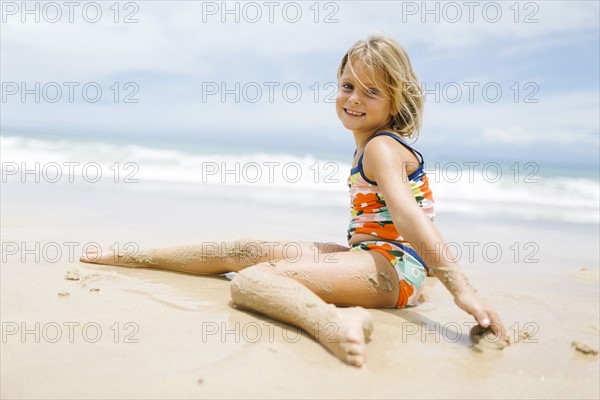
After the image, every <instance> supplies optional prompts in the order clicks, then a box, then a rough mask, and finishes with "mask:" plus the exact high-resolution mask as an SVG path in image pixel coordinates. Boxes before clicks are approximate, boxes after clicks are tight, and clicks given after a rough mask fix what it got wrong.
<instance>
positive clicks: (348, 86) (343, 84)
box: [342, 83, 353, 90]
mask: <svg viewBox="0 0 600 400" xmlns="http://www.w3.org/2000/svg"><path fill="white" fill-rule="evenodd" d="M342 89H346V90H352V89H353V87H352V85H351V84H349V83H342Z"/></svg>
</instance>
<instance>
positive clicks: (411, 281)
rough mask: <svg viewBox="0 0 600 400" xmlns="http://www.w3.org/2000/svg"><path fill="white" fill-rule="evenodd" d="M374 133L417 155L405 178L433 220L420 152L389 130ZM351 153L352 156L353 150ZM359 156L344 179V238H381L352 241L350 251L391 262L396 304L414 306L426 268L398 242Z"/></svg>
mask: <svg viewBox="0 0 600 400" xmlns="http://www.w3.org/2000/svg"><path fill="white" fill-rule="evenodd" d="M376 136H389V137H392V138H394V139H395V140H396V141H398V142H399V143H400V144H402V145H403V146H405V147H406V148H408V149H409V150H411V151H413V152H414V153H416V154H418V155H419V160H420V162H419V166H418V168H417V169H416V170H415V171H414V172H413V173H412V174H410V175H409V176H408V180H409V184H410V187H411V188H412V192H413V195H414V196H415V200H416V201H417V203H418V204H419V206H420V207H421V209H422V210H423V212H424V213H425V214H426V215H427V216H428V217H430V218H431V219H432V220H433V217H434V215H435V212H434V207H433V205H434V201H433V195H432V193H431V190H430V188H429V182H428V180H427V175H426V174H425V170H424V161H423V156H422V155H421V153H419V152H418V151H416V150H415V149H413V148H412V147H411V146H410V145H409V144H408V143H406V142H405V141H404V140H402V139H401V138H400V137H399V136H397V135H395V134H393V133H389V132H381V133H378V134H376V135H373V136H372V137H371V139H372V138H373V137H376ZM354 154H355V155H356V152H355V153H354ZM362 159H363V156H362V155H361V156H360V158H359V160H358V165H357V166H356V167H354V168H352V170H351V172H350V177H349V178H348V187H349V188H350V207H351V219H350V225H349V227H348V241H350V239H351V238H352V236H353V235H355V234H357V233H364V234H368V235H372V236H377V237H379V238H381V239H380V240H366V241H362V242H357V243H354V244H353V245H351V246H352V247H351V248H350V251H369V250H372V251H375V252H378V253H380V254H382V255H383V256H384V257H385V258H386V259H387V260H389V262H390V263H391V264H392V266H393V267H394V269H395V270H396V272H397V273H398V278H399V279H400V296H399V297H398V302H397V304H396V307H399V308H401V307H405V306H407V305H409V306H412V305H415V304H416V303H417V299H418V298H419V295H420V294H421V291H422V290H423V285H424V283H425V277H426V276H427V271H429V268H428V267H427V265H426V264H425V262H424V261H423V260H422V259H421V257H419V255H418V254H417V252H416V251H415V250H413V249H412V248H410V247H408V246H406V245H405V244H403V243H402V242H405V240H404V239H403V238H402V236H400V234H399V233H398V231H397V230H396V228H395V226H394V222H393V221H392V217H391V215H390V213H389V210H388V208H387V206H386V204H385V199H384V197H383V193H381V191H380V189H379V187H378V186H377V183H376V182H373V181H371V180H370V179H368V178H367V177H366V176H365V174H364V172H363V165H362Z"/></svg>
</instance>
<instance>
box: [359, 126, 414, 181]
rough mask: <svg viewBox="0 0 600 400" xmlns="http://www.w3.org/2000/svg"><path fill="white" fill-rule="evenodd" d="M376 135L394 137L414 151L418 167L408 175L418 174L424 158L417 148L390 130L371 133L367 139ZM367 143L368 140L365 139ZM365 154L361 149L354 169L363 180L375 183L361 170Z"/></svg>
mask: <svg viewBox="0 0 600 400" xmlns="http://www.w3.org/2000/svg"><path fill="white" fill-rule="evenodd" d="M376 136H389V137H392V138H394V139H396V141H397V142H399V143H400V144H401V145H402V146H404V147H406V148H407V149H409V150H410V151H412V152H413V153H416V154H417V155H418V159H419V167H418V168H417V170H416V171H415V172H413V173H412V174H410V175H409V178H411V177H413V176H415V175H418V174H419V171H420V170H422V169H423V168H424V167H423V165H424V162H425V161H424V159H423V156H422V155H421V153H419V152H418V151H417V150H415V149H413V148H412V146H411V145H409V144H408V143H406V142H405V141H404V140H403V139H402V138H400V137H399V136H398V135H395V134H393V133H390V132H380V133H378V134H376V135H373V136H371V137H370V138H369V140H371V139H373V138H374V137H376ZM367 143H368V141H367ZM354 155H355V156H356V150H355V151H354ZM364 155H365V152H364V151H363V153H362V154H361V155H360V158H359V159H358V165H357V166H356V169H355V170H356V171H358V172H360V174H361V176H362V177H363V179H364V180H365V181H367V182H368V183H370V184H372V185H376V184H377V182H374V181H372V180H370V179H369V178H367V176H366V175H365V173H364V170H363V156H364Z"/></svg>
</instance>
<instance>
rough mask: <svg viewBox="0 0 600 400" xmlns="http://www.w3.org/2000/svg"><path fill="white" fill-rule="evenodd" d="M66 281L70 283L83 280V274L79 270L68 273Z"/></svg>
mask: <svg viewBox="0 0 600 400" xmlns="http://www.w3.org/2000/svg"><path fill="white" fill-rule="evenodd" d="M65 279H66V280H68V281H78V280H80V279H81V273H80V272H79V270H76V269H73V270H70V271H67V274H66V275H65Z"/></svg>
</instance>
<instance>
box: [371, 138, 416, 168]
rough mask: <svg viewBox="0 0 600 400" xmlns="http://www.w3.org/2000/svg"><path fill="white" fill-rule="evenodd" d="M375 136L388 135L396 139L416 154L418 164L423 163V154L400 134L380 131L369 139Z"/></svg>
mask: <svg viewBox="0 0 600 400" xmlns="http://www.w3.org/2000/svg"><path fill="white" fill-rule="evenodd" d="M377 136H389V137H391V138H394V139H396V141H397V142H398V143H400V144H401V145H402V146H404V147H406V148H407V149H409V150H410V151H412V152H413V153H415V154H417V155H418V159H419V165H423V163H424V162H425V160H424V159H423V155H422V154H421V153H419V152H418V151H417V150H415V149H414V148H413V147H412V146H411V145H410V144H408V143H406V141H405V140H404V139H402V138H401V137H400V136H398V135H396V134H393V133H391V132H380V133H378V134H376V135H373V136H371V138H370V139H369V140H371V139H373V138H374V137H377Z"/></svg>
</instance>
